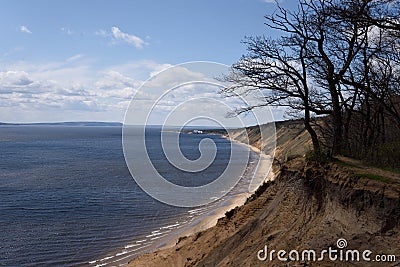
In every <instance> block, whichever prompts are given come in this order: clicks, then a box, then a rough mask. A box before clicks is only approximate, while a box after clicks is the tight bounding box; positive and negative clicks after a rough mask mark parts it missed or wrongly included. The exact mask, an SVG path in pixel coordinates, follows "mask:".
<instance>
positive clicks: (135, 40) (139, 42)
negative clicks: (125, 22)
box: [111, 27, 147, 49]
mask: <svg viewBox="0 0 400 267" xmlns="http://www.w3.org/2000/svg"><path fill="white" fill-rule="evenodd" d="M111 33H112V36H113V38H114V39H115V40H120V41H123V42H126V43H128V44H130V45H133V46H134V47H136V48H139V49H141V48H143V46H144V45H145V44H147V43H146V42H145V41H144V40H143V39H141V38H140V37H138V36H136V35H133V34H128V33H125V32H123V31H121V30H120V29H119V28H118V27H111Z"/></svg>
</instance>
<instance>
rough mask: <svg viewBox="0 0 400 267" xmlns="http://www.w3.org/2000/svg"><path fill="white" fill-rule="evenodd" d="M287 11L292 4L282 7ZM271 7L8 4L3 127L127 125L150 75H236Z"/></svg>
mask: <svg viewBox="0 0 400 267" xmlns="http://www.w3.org/2000/svg"><path fill="white" fill-rule="evenodd" d="M282 4H287V3H285V2H284V3H282ZM274 10H275V4H274V3H270V1H269V0H234V1H232V0H217V1H211V0H205V1H191V0H189V1H183V0H182V1H161V0H160V1H148V0H147V1H145V0H135V1H48V0H46V1H44V0H36V1H16V0H13V1H2V2H1V9H0V21H1V23H0V32H1V33H2V41H1V43H0V121H3V122H38V121H74V120H89V121H123V116H124V112H125V109H126V108H127V106H128V104H129V101H130V99H131V98H132V96H133V95H134V93H135V90H137V88H138V87H139V86H140V85H141V84H142V82H143V81H145V80H146V79H147V78H149V77H150V76H151V75H152V74H154V73H156V72H158V71H160V70H162V69H164V68H165V67H168V66H170V65H175V64H179V63H183V62H188V61H197V60H200V61H214V62H218V63H223V64H227V65H231V64H232V63H234V62H235V61H237V60H238V59H239V58H240V56H241V55H242V54H243V53H244V52H245V47H244V45H243V44H241V40H243V38H244V36H246V35H260V34H266V35H273V34H274V33H272V32H266V28H265V26H264V25H263V22H264V18H263V16H264V15H265V14H267V13H270V12H273V11H274Z"/></svg>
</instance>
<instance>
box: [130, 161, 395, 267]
mask: <svg viewBox="0 0 400 267" xmlns="http://www.w3.org/2000/svg"><path fill="white" fill-rule="evenodd" d="M399 195H400V189H399V185H398V184H385V183H382V182H379V181H373V180H368V179H364V178H355V177H353V176H352V175H351V174H350V173H348V172H347V171H346V169H345V168H343V167H341V166H337V165H334V164H317V163H306V162H305V161H304V160H303V159H295V160H292V161H290V162H288V163H286V164H285V165H284V166H283V167H282V169H281V170H280V172H279V173H278V174H277V178H276V179H275V181H272V182H268V183H267V184H264V185H263V186H262V187H260V189H259V190H258V191H257V192H256V193H255V194H254V195H253V196H252V197H251V198H249V200H248V201H247V203H246V204H245V205H244V206H242V207H237V208H235V209H234V210H232V211H230V212H227V214H226V216H225V217H224V218H222V219H220V220H219V221H218V223H217V225H216V226H215V227H213V228H210V229H208V230H206V231H204V232H200V233H198V234H196V235H194V236H190V237H187V238H182V239H181V241H180V242H179V243H178V244H177V245H176V246H175V247H173V248H169V249H166V250H163V251H159V252H156V253H152V254H148V255H143V256H141V257H139V258H138V259H136V260H135V261H133V262H132V263H131V265H130V266H267V265H268V266H283V265H286V266H302V264H309V265H310V266H352V265H357V266H378V265H381V266H392V265H393V263H391V264H389V263H380V264H378V263H377V262H366V261H360V262H355V261H353V262H350V263H349V262H345V261H335V262H332V261H329V259H328V257H327V256H325V259H326V260H324V261H318V262H314V261H312V260H307V261H297V262H293V261H292V262H290V261H289V262H282V261H280V260H278V259H277V255H276V253H275V254H274V256H273V260H272V261H270V260H269V259H267V260H265V261H261V260H259V259H258V257H257V253H258V251H259V250H261V249H263V248H265V246H267V247H268V253H270V251H271V250H272V249H274V250H276V251H278V250H281V249H283V250H286V251H287V252H289V251H291V250H298V251H300V252H301V251H303V250H310V249H313V250H315V251H316V252H317V258H318V256H319V254H318V252H320V251H322V250H323V249H328V247H332V248H335V249H336V242H337V240H338V239H340V238H344V239H346V240H347V243H348V246H347V247H346V248H345V249H348V250H350V249H352V250H353V249H357V250H359V251H360V252H363V251H364V250H371V251H372V252H373V254H372V255H375V254H393V255H396V257H397V263H398V262H399V260H400V246H399V244H400V235H399V216H400V201H399ZM261 256H262V254H261ZM286 256H287V255H286ZM371 257H372V256H371Z"/></svg>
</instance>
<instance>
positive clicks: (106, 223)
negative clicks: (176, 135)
mask: <svg viewBox="0 0 400 267" xmlns="http://www.w3.org/2000/svg"><path fill="white" fill-rule="evenodd" d="M159 137H160V130H159V129H157V128H154V129H149V130H148V135H146V138H147V141H149V143H150V144H152V146H151V147H150V148H149V151H150V152H149V154H150V155H151V157H152V158H153V160H155V161H156V162H157V164H156V165H158V166H157V168H158V169H159V171H160V173H161V172H163V174H165V175H166V176H167V177H168V179H170V180H171V181H174V182H176V183H178V184H179V183H181V184H185V185H190V186H197V185H201V184H206V183H208V182H210V181H211V180H212V179H215V178H216V177H217V176H218V174H219V173H220V172H221V171H222V170H223V168H224V166H225V165H226V163H227V161H228V160H229V155H230V142H229V141H227V140H225V139H223V138H221V137H218V136H213V135H188V134H182V136H181V137H182V140H181V148H182V150H183V153H184V154H185V155H186V156H187V157H188V158H192V159H195V158H197V157H198V156H199V151H198V149H196V148H197V145H198V143H199V141H200V140H201V139H202V138H204V137H208V138H212V139H213V140H214V141H215V143H216V144H217V148H218V153H217V158H216V160H215V162H214V163H213V165H212V166H210V168H208V169H207V171H208V173H207V174H206V175H205V174H204V173H203V174H201V175H198V176H194V175H193V174H190V175H189V176H185V174H183V173H181V172H180V171H179V170H178V169H176V168H174V167H173V166H170V165H169V164H168V162H167V161H166V160H165V159H163V158H162V156H160V155H162V153H161V151H160V149H161V146H160V144H159ZM0 152H1V153H0V200H1V201H0V229H1V231H0V241H1V242H0V266H77V265H92V266H95V265H102V264H107V263H110V262H114V263H113V264H115V265H119V264H123V263H126V262H127V261H128V260H129V258H130V257H132V256H134V255H136V254H137V253H142V252H144V251H147V250H149V249H154V248H156V247H157V246H159V245H160V244H158V243H159V242H161V241H162V240H163V237H164V236H166V235H167V234H171V233H173V230H174V229H177V228H179V227H181V226H182V225H184V224H185V223H188V222H189V221H191V220H193V219H194V218H196V216H201V214H202V213H203V212H202V210H201V209H200V210H197V209H188V208H177V207H172V206H169V205H166V204H163V203H160V202H158V201H156V200H154V199H153V198H151V197H150V196H148V195H147V194H145V193H144V192H143V191H142V190H141V189H140V188H139V187H138V186H137V184H136V183H135V181H134V180H133V179H132V178H131V176H130V174H129V171H128V169H127V167H126V164H125V161H124V157H123V151H122V146H121V127H73V126H0ZM157 157H158V158H157ZM215 205H216V204H215V203H214V204H211V205H209V206H208V207H205V209H213V208H214V207H215ZM157 242H158V243H157ZM120 259H121V260H120ZM89 262H90V263H89Z"/></svg>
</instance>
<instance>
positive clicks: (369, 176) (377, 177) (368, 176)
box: [353, 173, 392, 183]
mask: <svg viewBox="0 0 400 267" xmlns="http://www.w3.org/2000/svg"><path fill="white" fill-rule="evenodd" d="M353 176H354V177H356V178H366V179H370V180H375V181H381V182H384V183H389V182H391V181H392V180H391V179H389V178H387V177H383V176H380V175H377V174H372V173H355V174H353Z"/></svg>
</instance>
